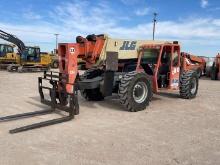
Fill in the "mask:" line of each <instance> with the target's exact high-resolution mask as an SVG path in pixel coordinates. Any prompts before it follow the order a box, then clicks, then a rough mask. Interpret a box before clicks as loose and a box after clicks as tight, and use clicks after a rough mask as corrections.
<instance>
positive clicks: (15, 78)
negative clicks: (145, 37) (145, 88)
mask: <svg viewBox="0 0 220 165" xmlns="http://www.w3.org/2000/svg"><path fill="white" fill-rule="evenodd" d="M41 75H42V73H24V74H19V73H8V72H5V71H0V116H4V115H9V114H16V113H21V112H30V111H36V110H43V109H48V107H47V106H45V105H42V104H41V103H40V100H39V94H38V88H37V77H38V76H41ZM79 104H80V115H78V116H76V118H75V119H74V120H72V121H70V122H66V123H62V124H58V125H53V126H49V127H45V128H40V129H35V130H31V131H27V132H23V133H18V134H13V135H12V134H9V133H8V130H10V129H12V128H15V127H19V126H23V125H26V124H31V123H34V122H39V121H45V120H48V119H53V118H57V117H60V115H59V114H51V115H44V116H38V117H33V118H27V119H22V120H16V121H10V122H1V123H0V164H1V165H11V164H12V165H18V164H22V165H30V164H31V165H61V164H62V165H75V164H76V165H80V164H82V165H87V164H88V165H90V164H92V165H102V164H108V165H146V164H149V165H176V164H181V165H206V164H209V165H218V164H220V81H211V80H208V79H201V80H200V86H199V93H198V96H197V98H195V99H193V100H183V99H180V98H178V93H174V94H160V95H154V97H153V100H152V102H151V103H150V106H149V107H147V109H146V110H144V111H141V112H137V113H130V112H126V111H124V110H123V108H122V107H121V105H120V104H119V102H118V100H117V99H116V98H115V97H112V98H108V99H106V100H105V101H101V102H87V101H85V100H84V99H83V98H81V96H79Z"/></svg>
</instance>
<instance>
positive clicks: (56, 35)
mask: <svg viewBox="0 0 220 165" xmlns="http://www.w3.org/2000/svg"><path fill="white" fill-rule="evenodd" d="M54 35H55V37H56V47H55V48H56V53H57V50H58V48H57V47H58V45H57V43H58V35H59V34H54Z"/></svg>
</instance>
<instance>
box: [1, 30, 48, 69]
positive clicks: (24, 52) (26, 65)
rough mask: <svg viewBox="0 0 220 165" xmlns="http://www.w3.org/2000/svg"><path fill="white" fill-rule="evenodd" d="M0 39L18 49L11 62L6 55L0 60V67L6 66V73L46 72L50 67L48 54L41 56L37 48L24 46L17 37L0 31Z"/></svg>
mask: <svg viewBox="0 0 220 165" xmlns="http://www.w3.org/2000/svg"><path fill="white" fill-rule="evenodd" d="M0 39H3V40H5V41H8V42H11V43H13V44H15V45H16V46H17V47H18V54H17V55H15V56H14V57H13V60H12V59H11V58H9V57H11V56H9V55H8V54H5V55H4V56H2V58H0V66H1V65H3V66H5V65H7V70H8V71H10V72H11V71H18V72H27V71H47V70H48V69H49V67H50V63H51V57H50V55H49V54H41V52H40V48H39V47H31V46H25V44H24V43H23V42H22V41H21V40H20V39H19V38H17V37H15V36H13V35H11V34H9V33H6V32H4V31H2V30H0Z"/></svg>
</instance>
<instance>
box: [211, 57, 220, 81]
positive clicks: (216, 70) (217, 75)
mask: <svg viewBox="0 0 220 165" xmlns="http://www.w3.org/2000/svg"><path fill="white" fill-rule="evenodd" d="M211 80H220V53H218V55H217V56H216V57H215V61H214V62H213V65H212V68H211Z"/></svg>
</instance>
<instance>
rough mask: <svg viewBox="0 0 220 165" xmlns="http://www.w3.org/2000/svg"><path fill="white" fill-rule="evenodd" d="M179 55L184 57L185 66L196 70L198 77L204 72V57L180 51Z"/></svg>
mask: <svg viewBox="0 0 220 165" xmlns="http://www.w3.org/2000/svg"><path fill="white" fill-rule="evenodd" d="M181 56H182V57H185V59H186V63H185V64H186V67H189V68H190V69H192V70H196V71H197V74H198V77H199V78H200V77H201V76H203V75H204V74H205V69H206V61H205V59H204V58H202V57H198V56H195V55H192V54H189V53H185V52H181Z"/></svg>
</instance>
